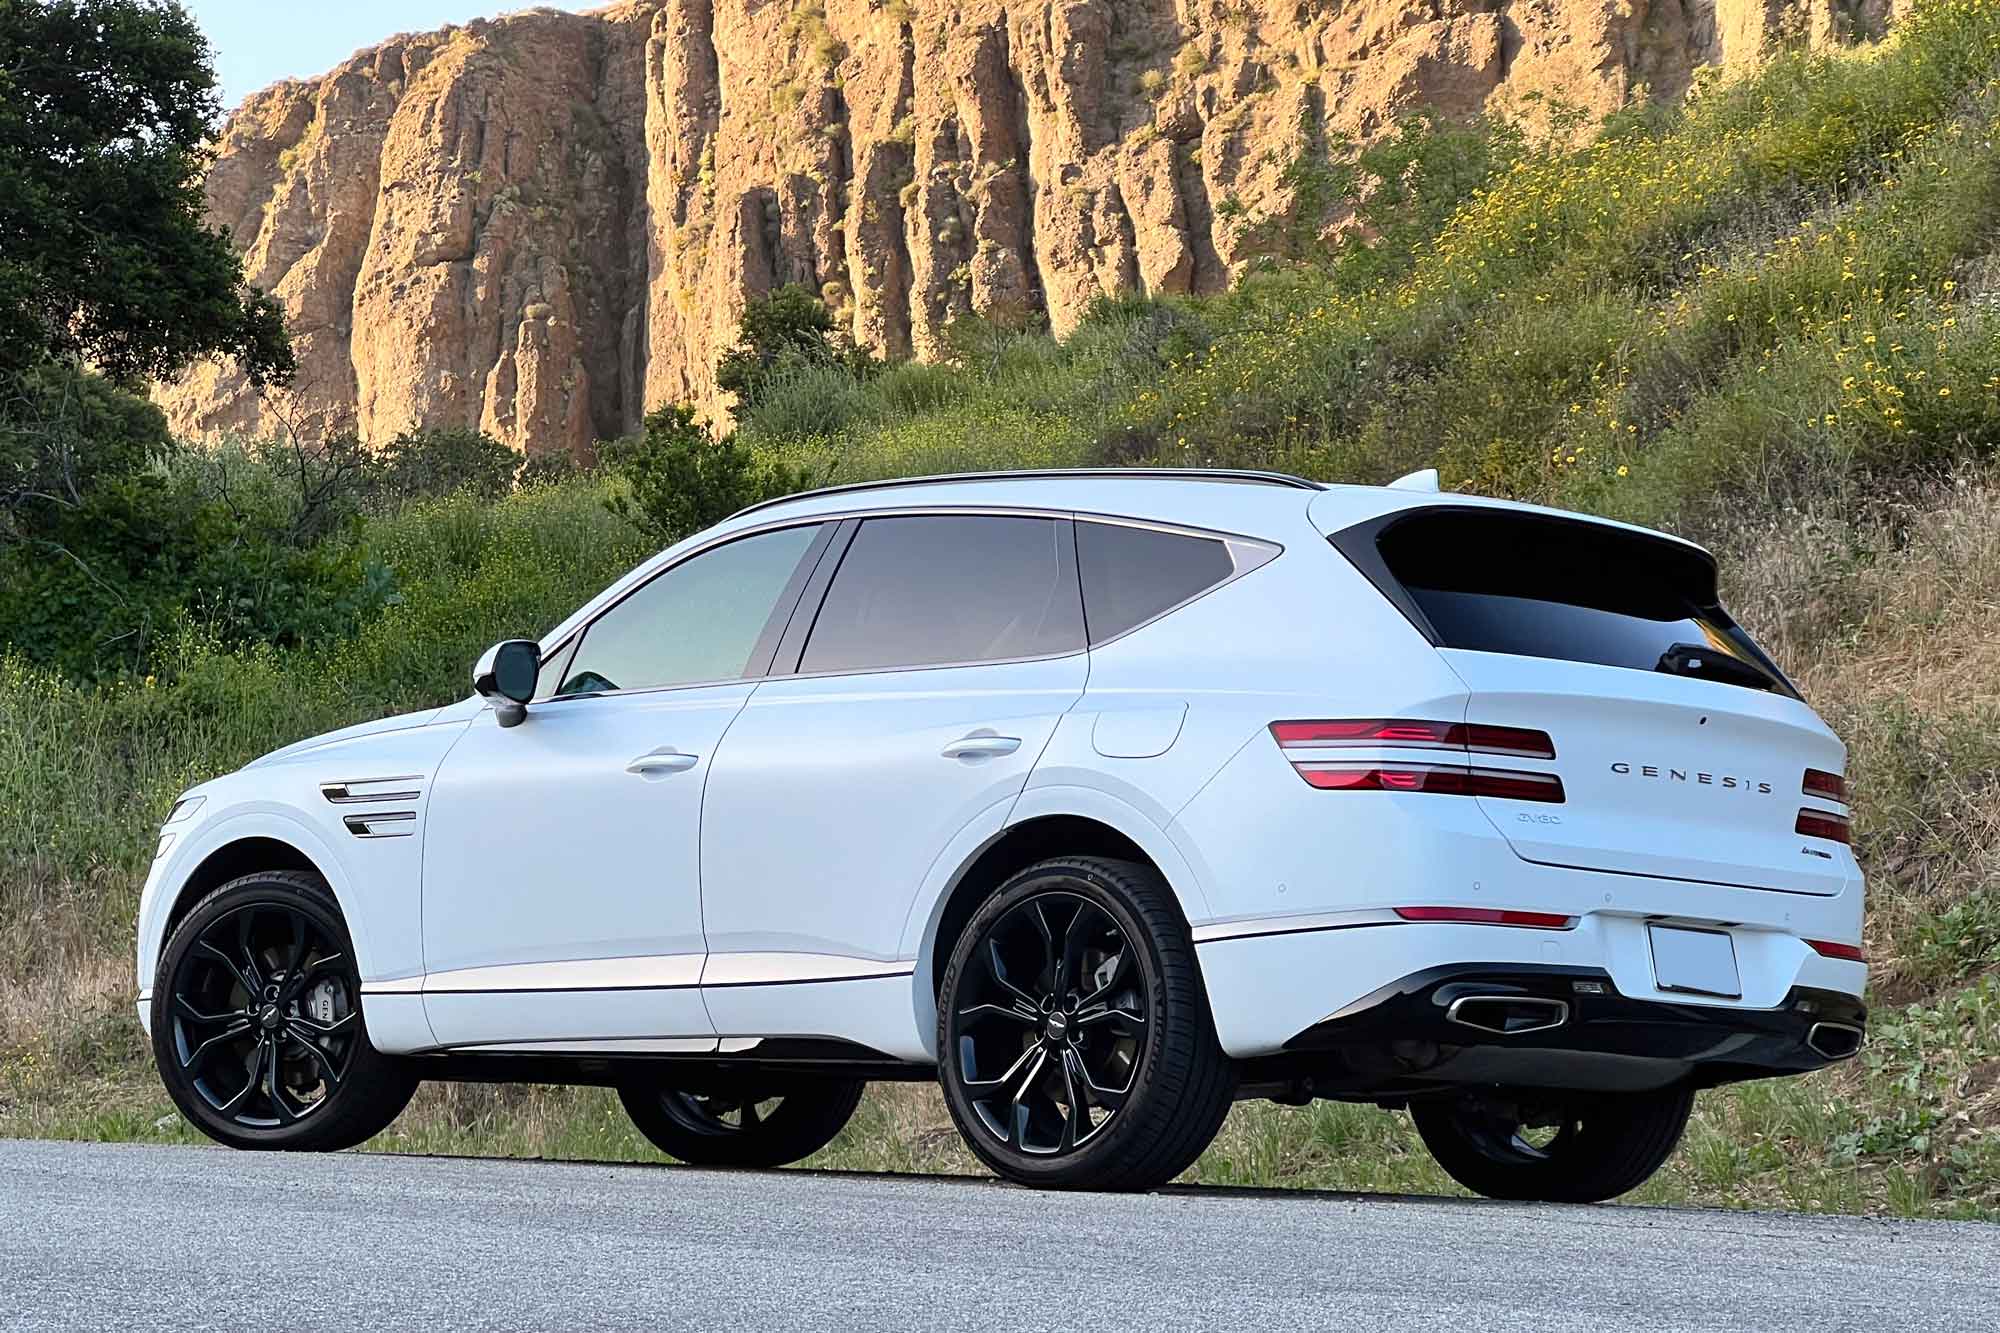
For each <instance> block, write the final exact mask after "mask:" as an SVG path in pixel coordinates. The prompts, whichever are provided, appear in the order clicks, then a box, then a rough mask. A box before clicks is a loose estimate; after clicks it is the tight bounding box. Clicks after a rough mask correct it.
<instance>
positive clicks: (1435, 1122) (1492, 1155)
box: [1410, 1088, 1694, 1203]
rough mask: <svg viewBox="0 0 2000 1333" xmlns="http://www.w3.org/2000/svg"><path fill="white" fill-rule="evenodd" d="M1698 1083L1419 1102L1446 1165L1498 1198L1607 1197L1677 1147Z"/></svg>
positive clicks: (1422, 1123)
mask: <svg viewBox="0 0 2000 1333" xmlns="http://www.w3.org/2000/svg"><path fill="white" fill-rule="evenodd" d="M1693 1108H1694V1092H1693V1091H1692V1090H1691V1089H1687V1088H1668V1089H1665V1090H1662V1091H1659V1092H1647V1093H1617V1094H1608V1093H1607V1094H1598V1095H1585V1094H1578V1093H1552V1092H1532V1091H1526V1090H1522V1091H1512V1092H1509V1091H1495V1092H1479V1093H1468V1094H1464V1095H1461V1096H1455V1097H1443V1098H1432V1099H1427V1100H1424V1101H1416V1102H1412V1103H1410V1118H1411V1119H1413V1120H1415V1121H1416V1124H1417V1132H1418V1133H1419V1134H1420V1135H1422V1136H1423V1140H1424V1146H1425V1147H1427V1148H1429V1149H1430V1151H1431V1156H1433V1157H1435V1158H1436V1159H1437V1163H1438V1165H1439V1166H1441V1167H1443V1168H1444V1169H1445V1173H1446V1174H1447V1175H1449V1176H1450V1177H1451V1178H1452V1179H1453V1180H1456V1181H1457V1182H1458V1183H1459V1184H1461V1185H1463V1186H1465V1187H1466V1188H1467V1189H1469V1190H1471V1191H1473V1192H1474V1193H1476V1194H1484V1195H1485V1196H1487V1197H1488V1198H1490V1199H1535V1200H1543V1201H1547V1202H1551V1203H1597V1202H1600V1201H1602V1200H1604V1199H1611V1198H1616V1197H1617V1196H1618V1195H1620V1194H1624V1193H1626V1192H1627V1191H1629V1190H1634V1189H1637V1188H1638V1187H1639V1186H1641V1185H1643V1184H1645V1183H1646V1181H1648V1180H1649V1179H1651V1178H1652V1175H1653V1173H1654V1172H1655V1171H1658V1170H1659V1169H1660V1167H1661V1166H1662V1165H1663V1164H1664V1163H1665V1162H1666V1160H1667V1158H1669V1157H1671V1156H1672V1155H1673V1151H1674V1149H1675V1148H1676V1147H1677V1146H1678V1145H1679V1144H1680V1141H1681V1132H1682V1131H1683V1130H1684V1129H1686V1128H1687V1121H1688V1114H1689V1112H1691V1111H1692V1110H1693Z"/></svg>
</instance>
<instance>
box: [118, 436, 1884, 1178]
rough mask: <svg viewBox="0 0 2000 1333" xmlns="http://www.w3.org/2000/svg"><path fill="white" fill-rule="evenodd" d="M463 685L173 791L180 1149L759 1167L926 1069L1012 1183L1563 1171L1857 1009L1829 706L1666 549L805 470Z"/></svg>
mask: <svg viewBox="0 0 2000 1333" xmlns="http://www.w3.org/2000/svg"><path fill="white" fill-rule="evenodd" d="M475 685H476V688H477V693H476V694H475V695H474V696H473V697H471V698H468V699H466V700H464V701H463V702H461V703H457V704H453V705H450V706H448V707H445V708H440V709H434V710H430V711H426V712H422V713H416V714H411V715H409V716H406V717H397V718H389V719H386V720H383V721H379V722H374V723H370V724H367V725H364V726H359V727H353V728H349V729H347V730H345V731H340V732H335V733H333V734H331V735H327V736H321V737H318V738H316V739H313V740H310V741H304V742H301V743H299V744H297V745H293V746H290V747H288V748H286V749H283V750H279V751H277V752H276V753H274V754H271V755H267V756H265V757H264V758H262V759H259V760H257V761H256V762H254V763H252V764H250V765H248V766H247V767H245V768H244V769H242V770H241V771H239V772H237V773H233V774H230V775H228V776H226V777H222V778H218V779H216V780H215V781H213V782H209V783H206V784H204V785H202V786H200V787H197V788H195V789H194V790H192V791H190V792H188V793H187V795H186V796H184V797H183V798H182V799H181V800H180V801H179V802H178V803H177V804H176V805H175V806H174V808H173V811H172V813H171V814H170V815H169V817H168V820H167V823H166V827H165V828H164V830H163V831H162V833H161V837H160V845H159V853H158V857H157V859H156V860H155V862H154V866H153V871H152V874H151V876H150V877H149V879H148V880H147V883H146V889H145V894H144V898H143V900H142V902H141V905H140V915H139V929H138V941H139V959H138V962H139V985H140V1000H139V1013H140V1016H141V1018H142V1020H143V1021H144V1022H145V1023H146V1024H147V1026H148V1029H149V1031H150V1032H151V1035H152V1040H153V1047H154V1052H155V1055H156V1057H157V1059H158V1062H159V1066H160V1069H161V1072H162V1075H163V1077H164V1079H165V1082H166V1086H167V1088H168V1090H169V1091H170V1093H171V1094H172V1096H173V1098H174V1100H175V1102H176V1103H177V1104H178V1105H179V1106H180V1108H181V1109H182V1111H183V1112H185V1114H186V1115H187V1116H188V1118H189V1119H190V1120H191V1121H192V1122H193V1123H194V1124H196V1125H198V1126H199V1127H200V1128H202V1129H203V1130H204V1131H206V1132H207V1133H209V1134H211V1135H213V1136H214V1137H215V1138H217V1139H220V1140H222V1141H223V1142H225V1143H230V1144H235V1145H238V1146H243V1147H268V1148H297V1149H309V1148H317V1149H326V1148H337V1147H343V1146H346V1145H350V1144H353V1143H357V1142H359V1141H361V1140H363V1139H365V1138H367V1137H369V1136H370V1135H372V1134H374V1133H375V1132H377V1131H378V1130H380V1129H382V1128H383V1127H384V1126H385V1125H387V1124H388V1123H389V1121H390V1120H391V1119H392V1118H393V1117H394V1116H395V1114H396V1113H397V1112H398V1111H399V1110H400V1109H401V1107H402V1106H403V1104H404V1103H405V1102H406V1101H407V1099H408V1098H409V1095H410V1093H411V1091H412V1089H413V1088H414V1087H415V1085H416V1083H417V1082H418V1081H419V1080H422V1079H433V1078H434V1079H479V1080H502V1081H543V1082H556V1083H588V1084H603V1085H609V1086H613V1087H616V1088H617V1089H618V1091H619V1092H620V1094H621V1095H622V1097H623V1099H624V1102H625V1105H626V1106H627V1108H628V1109H629V1110H630V1112H631V1114H632V1117H633V1119H634V1120H635V1121H636V1122H637V1123H638V1125H639V1127H640V1128H641V1129H642V1130H643V1131H644V1132H645V1133H646V1134H647V1135H648V1136H649V1137H650V1138H651V1139H652V1140H653V1141H654V1142H655V1143H657V1144H658V1145H659V1146H660V1147H661V1148H662V1149H664V1150H665V1151H666V1152H668V1153H670V1154H672V1155H674V1156H676V1157H679V1158H682V1159H684V1160H687V1161H691V1162H701V1163H735V1164H776V1163H781V1162H788V1161H793V1160H796V1159H798V1158H801V1157H803V1156H805V1155H806V1154H808V1153H811V1152H813V1151H814V1150H816V1149H817V1148H819V1147H821V1146H823V1145H824V1144H825V1143H827V1142H828V1141H829V1140H830V1139H832V1138H833V1136H834V1135H835V1134H836V1133H837V1132H838V1131H839V1130H840V1128H841V1126H842V1125H843V1124H844V1123H845V1122H846V1120H847V1118H848V1116H849V1115H850V1114H851V1113H852V1112H853V1110H854V1107H855V1104H856V1102H857V1100H858V1099H859V1097H860V1094H861V1089H862V1086H863V1084H864V1082H865V1081H867V1080H870V1079H927V1078H931V1077H937V1078H938V1079H939V1081H940V1082H941V1083H942V1085H943V1089H944V1093H945V1098H946V1101H947V1103H948V1104H949V1106H950V1109H951V1113H952V1115H953V1116H954V1118H955V1119H956V1121H957V1123H958V1127H959V1129H960V1130H961V1131H962V1132H963V1134H964V1136H965V1139H966V1142H967V1143H968V1144H970V1145H971V1147H972V1149H973V1151H975V1152H976V1153H977V1154H978V1155H979V1156H980V1157H981V1158H982V1159H983V1160H984V1161H986V1162H987V1163H988V1164H989V1165H990V1166H991V1167H992V1168H993V1169H994V1170H995V1171H997V1172H999V1173H1000V1174H1002V1175H1005V1176H1008V1177H1010V1178H1012V1179H1014V1180H1018V1181H1023V1182H1027V1183H1031V1184H1039V1185H1059V1186H1087V1187H1098V1188H1140V1187H1145V1186H1150V1185H1153V1184H1156V1183H1159V1182H1162V1181H1165V1180H1167V1179H1169V1178H1171V1177H1172V1176H1174V1175H1175V1174H1177V1173H1178V1172H1180V1171H1181V1170H1183V1169H1184V1168H1186V1167H1187V1166H1188V1165H1189V1163H1191V1162H1192V1161H1193V1160H1194V1159H1195V1157H1196V1156H1197V1154H1199V1153H1200V1152H1201V1150H1202V1149H1203V1147H1204V1146H1205V1145H1206V1144H1207V1143H1208V1142H1209V1141H1210V1139H1211V1138H1212V1137H1213V1136H1214V1134H1215V1132H1216V1129H1217V1127H1218V1126H1219V1125H1220V1124H1221V1122H1222V1118H1223V1115H1224V1113H1225V1112H1226V1111H1227V1110H1228V1108H1229V1104H1230V1102H1231V1100H1232V1099H1234V1098H1239V1097H1267V1098H1272V1099H1275V1100H1278V1101H1282V1102H1305V1101H1307V1100H1310V1099H1312V1098H1316V1097H1329V1098H1338V1099H1342V1100H1349V1101H1360V1102H1370V1103H1376V1104H1380V1105H1384V1106H1391V1107H1403V1106H1407V1107H1408V1109H1409V1111H1410V1113H1411V1114H1412V1115H1413V1116H1414V1117H1415V1120H1416V1124H1417V1126H1418V1128H1419V1129H1420V1131H1421V1132H1422V1134H1423V1137H1424V1140H1425V1142H1426V1143H1427V1144H1428V1145H1429V1146H1430V1148H1431V1149H1432V1151H1433V1152H1434V1153H1435V1154H1436V1156H1437V1158H1438V1160H1439V1161H1440V1162H1441V1163H1442V1164H1443V1166H1444V1168H1445V1169H1446V1170H1447V1171H1449V1172H1450V1173H1451V1174H1452V1175H1453V1176H1454V1177H1456V1178H1457V1179H1458V1180H1460V1181H1462V1182H1463V1183H1464V1184H1466V1185H1467V1186H1469V1187H1470V1188H1472V1189H1474V1190H1477V1191H1480V1192H1482V1193H1485V1194H1489V1195H1496V1196H1503V1197H1510V1198H1545V1199H1572V1200H1580V1199H1597V1198H1605V1197H1609V1196H1611V1195H1615V1194H1618V1193H1621V1192H1623V1191H1625V1190H1628V1189H1631V1188H1632V1187H1634V1186H1636V1185H1638V1184H1639V1183H1640V1182H1641V1181H1643V1180H1645V1179H1646V1178H1647V1176H1649V1175H1650V1174H1651V1173H1652V1172H1653V1171H1654V1170H1656V1169H1657V1168H1658V1167H1659V1165H1660V1163H1661V1162H1662V1161H1664V1160H1665V1159H1666V1157H1667V1155H1668V1154H1669V1153H1670V1152H1671V1151H1672V1150H1673V1147H1674V1145H1675V1143H1676V1141H1677V1140H1678V1138H1679V1136H1680V1134H1681V1130H1682V1127H1683V1125H1684V1124H1685V1122H1686V1119H1687V1116H1688V1111H1689V1107H1690V1105H1691V1103H1692V1099H1693V1095H1694V1092H1695V1090H1696V1089H1698V1088H1703V1087H1710V1086H1714V1085H1716V1084H1719V1083H1725V1082H1730V1081H1733V1080H1740V1079H1747V1078H1757V1077H1762V1076H1766V1075H1772V1074H1784V1073H1797V1072H1801V1071H1806V1070H1812V1069H1816V1068H1819V1067H1820V1066H1822V1065H1825V1064H1826V1063H1828V1062H1829V1061H1833V1060H1839V1059H1843V1058H1846V1057H1848V1056H1851V1055H1852V1054H1853V1053H1854V1052H1855V1050H1856V1049H1857V1048H1858V1046H1859V1045H1860V1043H1861V1040H1862V1035H1863V1024H1864V1017H1865V1015H1864V1010H1863V1008H1862V1005H1861V1001H1860V996H1861V993H1862V987H1863V982H1864V980H1865V978H1866V975H1867V968H1866V966H1865V962H1864V959H1863V956H1862V953H1861V950H1860V946H1859V941H1860V939H1861V897H1862V882H1861V874H1860V872H1859V870H1858V868H1857V866H1856V863H1855V860H1854V857H1853V856H1852V854H1851V853H1850V850H1849V847H1848V823H1847V814H1846V804H1845V791H1844V785H1843V781H1842V778H1841V776H1840V774H1841V771H1842V767H1843V756H1844V751H1843V748H1842V746H1841V743H1840V742H1839V740H1837V739H1836V738H1835V737H1834V736H1833V734H1832V733H1831V732H1830V731H1828V729H1827V728H1826V726H1825V725H1824V724H1822V723H1821V721H1820V720H1819V718H1818V717H1816V716H1815V715H1814V714H1813V712H1812V710H1811V709H1810V708H1808V707H1807V706H1806V705H1805V704H1804V703H1803V702H1801V700H1800V698H1799V696H1798V694H1797V692H1796V691H1795V690H1794V689H1793V687H1792V686H1791V685H1790V683H1788V682H1787V681H1786V679H1785V677H1784V676H1783V675H1782V674H1781V673H1780V672H1779V670H1778V669H1777V667H1775V666H1774V665H1773V664H1772V663H1771V661H1770V660H1769V659H1768V658H1767V657H1766V656H1765V655H1764V654H1763V653H1762V652H1761V651H1760V650H1759V649H1758V648H1757V646H1756V645H1755V644H1754V643H1752V642H1751V641H1750V639H1749V638H1748V637H1747V636H1746V635H1745V634H1744V633H1743V631H1742V630H1741V629H1739V628H1738V627H1737V626H1736V625H1735V624H1734V622H1732V621H1731V620H1730V618H1729V617H1728V616H1727V615H1726V614H1725V613H1724V612H1723V610H1722V608H1721V607H1720V606H1719V605H1718V604H1717V599H1716V574H1715V565H1714V562H1713V560H1712V559H1711V558H1710V557H1709V556H1708V555H1707V554H1706V553H1705V552H1703V551H1702V550H1700V549H1699V548H1697V547H1695V546H1691V545H1689V544H1687V543H1686V542H1683V541H1679V540H1677V539H1675V538H1672V537H1668V536H1663V535H1661V534H1659V533H1655V532H1648V531H1645V530H1642V529H1638V528H1631V527H1624V526H1620V525H1617V524H1612V523H1607V522H1602V521H1598V520H1594V519H1589V518H1584V517H1581V516H1578V515H1574V514H1563V513H1557V512H1553V511H1549V510H1542V509H1534V508H1530V507H1527V506H1522V505H1515V504H1504V503H1499V502H1494V501H1487V500H1481V499H1473V498H1464V497H1456V496H1450V495H1440V494H1437V493H1435V487H1434V485H1433V486H1432V487H1431V488H1430V489H1429V490H1425V489H1423V488H1422V486H1421V484H1420V483H1419V484H1417V485H1413V486H1411V487H1410V488H1407V489H1405V488H1401V484H1399V487H1398V488H1379V487H1360V486H1331V487H1329V486H1320V485H1317V484H1314V483H1311V482H1307V481H1302V480H1299V479H1297V478H1293V477H1282V476H1276V475H1270V474H1262V473H1222V472H1165V471H1121V472H1114V473H1105V472H1064V473H1016V474H1000V475H993V476H968V477H940V478H926V479H921V480H916V481H903V482H889V483H883V484H879V485H868V486H849V487H838V488H835V489H832V490H828V491H821V492H816V493H813V494H809V495H801V496H795V497H793V498H790V499H786V500H783V501H779V502H775V503H771V504H765V505H759V506H757V507H755V508H753V509H750V510H747V511H745V512H743V513H741V514H738V515H736V516H735V517H734V518H731V519H729V520H728V521H727V522H724V523H722V524H720V525H718V526H717V527H715V528H712V529H710V530H709V531H707V532H704V533H702V534H701V535H699V536H697V537H694V538H691V539H689V540H688V541H685V542H683V543H681V544H680V545H678V546H676V547H674V548H673V549H671V550H669V551H667V552H665V553H664V554H662V555H660V556H658V557H657V558H655V559H653V560H650V561H648V562H646V563H645V564H644V565H642V566H641V567H640V568H638V569H636V570H634V571H633V572H632V573H631V574H629V575H628V576H626V577H625V578H624V579H622V580H621V581H620V582H618V583H617V584H616V585H615V586H613V587H612V588H610V589H609V590H607V591H606V592H604V593H603V594H602V595H600V596H599V597H597V598H596V599H595V600H593V601H592V602H590V603H589V604H588V605H587V606H585V607H584V608H583V609H582V610H580V611H578V612H577V613H576V614H575V615H574V616H572V617H571V618H570V619H569V620H567V621H565V622H564V623H563V624H562V625H560V626H558V627H557V628H556V629H555V630H554V631H552V632H551V633H550V634H549V635H548V636H547V637H546V638H544V639H543V640H542V641H541V642H540V643H539V644H537V643H533V642H528V641H525V640H517V641H510V642H507V643H502V644H500V645H498V646H497V647H496V648H495V649H493V650H492V651H491V652H489V653H488V654H487V655H486V657H485V658H484V659H482V661H481V663H480V664H479V666H478V667H477V668H476V670H475Z"/></svg>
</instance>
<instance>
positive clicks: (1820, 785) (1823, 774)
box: [1799, 768, 1847, 805]
mask: <svg viewBox="0 0 2000 1333" xmlns="http://www.w3.org/2000/svg"><path fill="white" fill-rule="evenodd" d="M1799 790H1800V791H1802V792H1804V793H1805V794H1806V795H1807V796H1817V797H1819V798H1820V799H1822V800H1827V801H1839V802H1841V803H1842V804H1843V805H1844V804H1846V803H1847V779H1846V778H1844V777H1842V776H1841V775H1840V774H1838V773H1828V772H1827V771H1825V770H1824V769H1818V768H1809V769H1807V770H1806V779H1805V782H1804V784H1803V785H1802V786H1801V787H1800V788H1799Z"/></svg>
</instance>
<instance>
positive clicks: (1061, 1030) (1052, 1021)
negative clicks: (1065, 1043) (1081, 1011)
mask: <svg viewBox="0 0 2000 1333" xmlns="http://www.w3.org/2000/svg"><path fill="white" fill-rule="evenodd" d="M1043 1027H1044V1030H1045V1031H1047V1033H1048V1034H1049V1040H1050V1041H1061V1040H1062V1039H1063V1038H1064V1037H1065V1036H1067V1035H1069V1016H1068V1015H1067V1014H1062V1013H1054V1014H1050V1015H1049V1021H1048V1022H1047V1023H1046V1024H1044V1025H1043Z"/></svg>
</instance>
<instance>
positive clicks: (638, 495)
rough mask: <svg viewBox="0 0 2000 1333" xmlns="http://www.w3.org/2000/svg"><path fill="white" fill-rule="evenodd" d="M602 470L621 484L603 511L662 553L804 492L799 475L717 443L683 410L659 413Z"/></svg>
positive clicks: (610, 452) (728, 441)
mask: <svg viewBox="0 0 2000 1333" xmlns="http://www.w3.org/2000/svg"><path fill="white" fill-rule="evenodd" d="M605 462H606V463H607V464H608V465H609V467H610V469H611V471H612V472H613V473H614V474H615V475H616V476H618V477H619V478H620V479H621V480H622V481H623V483H624V485H623V487H622V488H621V489H620V490H619V491H617V492H616V493H614V494H613V495H612V496H611V498H610V499H608V500H607V501H606V502H605V503H606V504H607V505H609V506H610V508H611V512H612V513H614V514H617V515H618V516H619V517H620V518H623V519H625V520H626V521H627V522H629V523H631V524H632V525H633V526H634V527H636V528H638V529H639V530H640V531H641V532H642V533H644V534H645V535H646V538H647V540H649V541H651V542H653V543H654V544H656V545H659V546H670V545H672V544H673V543H674V542H677V541H679V540H680V539H681V538H683V537H686V536H688V535H689V534H691V533H695V532H699V531H701V530H702V529H703V528H705V527H708V526H709V525H710V524H712V523H716V522H719V521H721V520H722V519H725V518H727V517H729V516H730V515H731V514H733V513H735V512H736V511H737V510H739V509H741V508H743V507H744V506H745V505H750V504H755V503H756V502H757V501H759V500H762V499H766V498H768V497H770V496H774V495H788V494H790V493H791V492H793V491H796V490H799V489H800V488H801V487H802V486H803V485H804V478H803V477H802V475H801V474H799V473H797V472H795V471H794V470H792V469H791V468H789V467H787V466H785V465H784V464H781V463H776V462H760V461H759V460H758V459H757V458H756V456H755V455H753V454H752V453H751V452H750V451H749V450H748V449H745V448H744V447H743V446H742V445H740V444H738V443H737V442H736V440H735V439H734V437H725V438H721V439H718V438H716V436H715V435H714V434H713V433H712V432H711V431H710V430H709V429H708V427H706V426H704V425H702V423H701V421H700V420H699V419H698V418H697V417H696V416H695V412H694V409H693V408H692V407H689V406H688V405H687V404H685V403H673V404H669V405H668V406H665V407H661V408H657V409H655V410H654V411H653V412H652V413H651V414H650V415H649V416H647V418H646V425H645V428H644V429H643V430H641V431H640V432H639V434H637V435H635V436H632V437H630V438H628V439H625V440H621V441H618V442H617V443H615V444H612V445H608V446H606V449H605Z"/></svg>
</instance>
